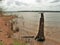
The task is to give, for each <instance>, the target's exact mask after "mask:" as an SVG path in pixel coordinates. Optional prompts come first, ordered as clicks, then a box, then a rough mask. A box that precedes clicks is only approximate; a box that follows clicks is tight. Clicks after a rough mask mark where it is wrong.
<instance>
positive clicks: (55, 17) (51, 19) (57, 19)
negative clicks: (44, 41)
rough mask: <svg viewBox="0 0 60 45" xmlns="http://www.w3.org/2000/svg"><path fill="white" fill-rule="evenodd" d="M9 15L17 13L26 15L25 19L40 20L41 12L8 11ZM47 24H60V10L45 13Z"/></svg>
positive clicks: (19, 15) (22, 15)
mask: <svg viewBox="0 0 60 45" xmlns="http://www.w3.org/2000/svg"><path fill="white" fill-rule="evenodd" d="M6 14H9V15H11V14H12V15H17V16H18V17H24V20H28V21H35V22H39V18H40V14H41V13H40V12H15V13H6ZM44 19H45V24H47V25H50V26H60V25H59V24H60V13H59V12H46V13H44Z"/></svg>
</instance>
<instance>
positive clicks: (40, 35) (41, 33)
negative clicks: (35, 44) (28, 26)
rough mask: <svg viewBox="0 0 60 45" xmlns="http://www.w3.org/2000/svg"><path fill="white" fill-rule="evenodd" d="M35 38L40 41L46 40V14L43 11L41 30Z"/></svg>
mask: <svg viewBox="0 0 60 45" xmlns="http://www.w3.org/2000/svg"><path fill="white" fill-rule="evenodd" d="M35 39H36V40H38V41H44V40H45V37H44V15H43V13H41V18H40V24H39V31H38V34H37V36H36V38H35Z"/></svg>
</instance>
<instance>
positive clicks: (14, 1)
mask: <svg viewBox="0 0 60 45" xmlns="http://www.w3.org/2000/svg"><path fill="white" fill-rule="evenodd" d="M0 6H1V7H2V8H3V10H5V11H21V10H51V11H60V0H3V1H2V3H1V2H0Z"/></svg>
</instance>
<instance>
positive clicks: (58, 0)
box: [51, 0, 60, 3]
mask: <svg viewBox="0 0 60 45" xmlns="http://www.w3.org/2000/svg"><path fill="white" fill-rule="evenodd" d="M56 2H60V0H55V1H53V2H51V3H56Z"/></svg>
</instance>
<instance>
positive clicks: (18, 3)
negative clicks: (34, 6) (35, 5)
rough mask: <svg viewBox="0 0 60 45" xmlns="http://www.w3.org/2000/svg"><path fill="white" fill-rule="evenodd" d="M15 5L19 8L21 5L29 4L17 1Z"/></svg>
mask: <svg viewBox="0 0 60 45" xmlns="http://www.w3.org/2000/svg"><path fill="white" fill-rule="evenodd" d="M15 4H16V5H18V6H20V5H28V4H26V3H23V2H19V1H15Z"/></svg>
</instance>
